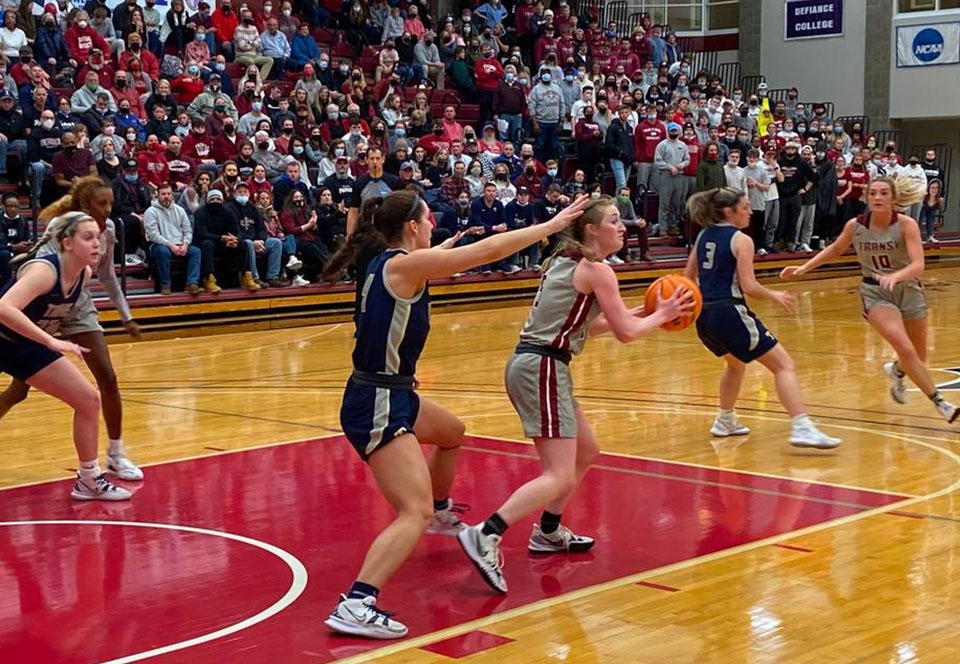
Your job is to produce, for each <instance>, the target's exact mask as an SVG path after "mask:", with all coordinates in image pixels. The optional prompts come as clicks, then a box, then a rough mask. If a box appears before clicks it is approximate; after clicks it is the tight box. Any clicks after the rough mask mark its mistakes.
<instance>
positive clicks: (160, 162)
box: [136, 134, 170, 187]
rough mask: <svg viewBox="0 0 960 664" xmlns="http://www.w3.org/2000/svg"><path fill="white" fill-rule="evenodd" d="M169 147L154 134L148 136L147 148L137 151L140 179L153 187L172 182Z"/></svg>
mask: <svg viewBox="0 0 960 664" xmlns="http://www.w3.org/2000/svg"><path fill="white" fill-rule="evenodd" d="M166 152H167V148H166V146H165V145H164V144H163V143H161V142H160V141H158V140H157V137H156V136H155V135H154V134H151V135H150V136H149V137H147V144H146V149H145V150H141V151H140V152H138V153H137V155H136V159H137V172H138V173H139V174H140V181H141V182H143V183H144V184H148V185H151V186H153V187H159V186H160V185H162V184H164V183H169V182H170V167H169V165H168V164H167V155H166Z"/></svg>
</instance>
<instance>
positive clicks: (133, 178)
mask: <svg viewBox="0 0 960 664" xmlns="http://www.w3.org/2000/svg"><path fill="white" fill-rule="evenodd" d="M123 179H124V180H126V181H127V182H136V181H137V180H139V179H140V176H139V175H137V174H136V173H134V174H133V175H131V174H129V173H124V174H123Z"/></svg>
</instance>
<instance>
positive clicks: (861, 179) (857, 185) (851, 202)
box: [843, 154, 870, 219]
mask: <svg viewBox="0 0 960 664" xmlns="http://www.w3.org/2000/svg"><path fill="white" fill-rule="evenodd" d="M843 179H844V180H846V181H847V182H849V183H850V185H851V187H850V194H849V195H848V196H847V198H846V208H845V211H844V219H853V218H854V217H856V216H857V215H860V214H863V210H864V208H865V207H866V205H865V204H864V202H863V194H864V192H865V191H866V189H867V186H868V185H869V184H870V171H868V170H867V165H866V163H865V162H864V160H863V155H862V154H855V155H854V156H853V161H851V162H850V166H849V167H848V168H847V170H846V171H845V172H844V174H843Z"/></svg>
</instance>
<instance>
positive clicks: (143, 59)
mask: <svg viewBox="0 0 960 664" xmlns="http://www.w3.org/2000/svg"><path fill="white" fill-rule="evenodd" d="M127 46H128V50H126V51H124V52H123V53H121V54H120V60H119V61H120V68H121V69H127V70H129V69H130V60H132V59H137V60H140V63H141V64H142V65H143V71H145V72H147V73H148V74H149V75H150V78H152V79H153V80H154V81H158V80H160V63H159V62H158V61H157V56H155V55H154V54H153V53H151V52H150V51H148V50H147V49H145V48H143V39H142V38H141V37H140V35H139V34H138V33H136V32H132V33H130V36H129V37H127Z"/></svg>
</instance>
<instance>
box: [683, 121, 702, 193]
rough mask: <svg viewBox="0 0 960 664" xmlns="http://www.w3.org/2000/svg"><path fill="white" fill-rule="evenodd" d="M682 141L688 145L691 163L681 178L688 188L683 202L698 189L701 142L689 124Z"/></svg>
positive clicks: (686, 125) (685, 126) (684, 126)
mask: <svg viewBox="0 0 960 664" xmlns="http://www.w3.org/2000/svg"><path fill="white" fill-rule="evenodd" d="M678 124H679V123H678ZM680 140H681V141H683V142H684V143H686V145H687V154H689V155H690V163H688V164H687V167H686V168H685V169H683V175H682V176H681V177H682V178H683V182H684V184H685V186H686V188H685V189H684V194H683V200H687V199H688V198H689V197H690V194H692V193H693V190H694V189H696V187H697V166H699V165H700V142H699V141H698V140H697V132H696V130H694V128H693V125H692V124H690V123H689V122H688V123H686V124H685V125H683V136H682V137H681V138H680Z"/></svg>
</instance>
